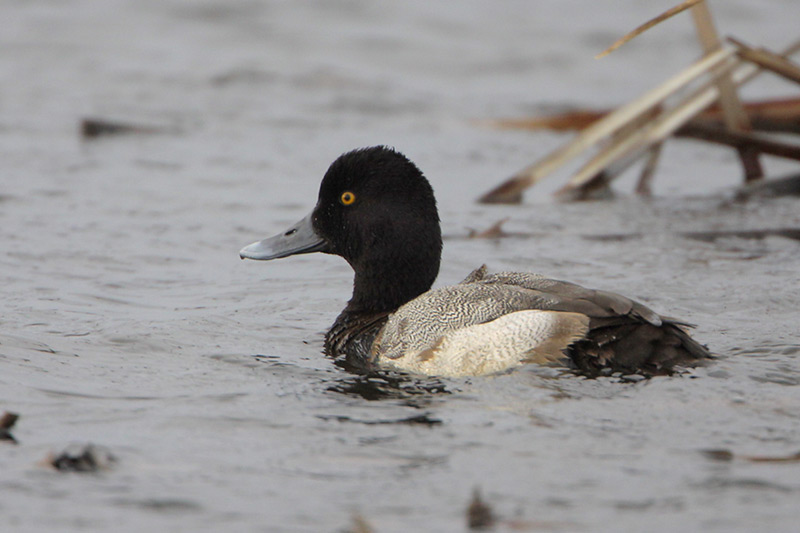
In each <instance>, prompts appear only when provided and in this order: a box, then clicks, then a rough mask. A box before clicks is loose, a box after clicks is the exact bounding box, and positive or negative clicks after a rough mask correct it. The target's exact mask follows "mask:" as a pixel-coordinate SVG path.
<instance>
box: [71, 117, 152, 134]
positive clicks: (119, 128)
mask: <svg viewBox="0 0 800 533" xmlns="http://www.w3.org/2000/svg"><path fill="white" fill-rule="evenodd" d="M166 131H167V130H166V129H165V128H157V127H154V126H140V125H136V124H128V123H125V122H115V121H111V120H106V119H101V118H84V119H83V120H81V124H80V133H81V137H82V138H84V139H96V138H98V137H103V136H107V135H121V134H129V133H133V134H142V133H148V134H149V133H166Z"/></svg>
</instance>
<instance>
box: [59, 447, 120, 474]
mask: <svg viewBox="0 0 800 533" xmlns="http://www.w3.org/2000/svg"><path fill="white" fill-rule="evenodd" d="M115 462H116V458H115V457H114V456H113V455H111V452H109V451H108V450H107V449H106V448H104V447H102V446H95V445H94V444H73V445H70V446H68V447H67V448H66V449H65V450H64V451H63V452H61V453H60V454H58V455H51V456H50V457H48V459H47V463H48V464H50V465H51V466H53V467H54V468H55V469H56V470H59V471H61V472H97V471H99V470H109V469H110V468H111V465H112V464H113V463H115Z"/></svg>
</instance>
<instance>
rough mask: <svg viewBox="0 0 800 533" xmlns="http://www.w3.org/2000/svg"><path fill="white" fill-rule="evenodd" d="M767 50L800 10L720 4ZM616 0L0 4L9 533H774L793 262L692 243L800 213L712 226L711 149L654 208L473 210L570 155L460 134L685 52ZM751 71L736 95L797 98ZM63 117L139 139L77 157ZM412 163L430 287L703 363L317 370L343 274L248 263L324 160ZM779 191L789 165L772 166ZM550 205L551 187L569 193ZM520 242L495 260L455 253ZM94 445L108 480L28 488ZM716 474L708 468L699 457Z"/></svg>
mask: <svg viewBox="0 0 800 533" xmlns="http://www.w3.org/2000/svg"><path fill="white" fill-rule="evenodd" d="M712 7H713V8H714V11H715V14H716V16H717V22H718V25H719V26H720V28H721V29H722V30H723V31H724V32H725V33H730V34H734V35H736V36H738V37H740V38H741V39H742V40H745V41H748V42H751V43H754V44H761V45H765V46H769V47H772V48H775V49H780V48H782V47H784V46H785V45H786V44H788V42H789V41H791V40H793V39H794V38H796V37H797V33H796V32H797V25H796V21H797V20H798V17H799V16H800V9H799V8H798V5H797V3H796V1H795V0H763V1H760V2H752V1H746V0H729V1H726V2H714V3H713V5H712ZM664 8H665V4H664V2H657V1H655V0H652V1H646V2H634V1H632V0H615V1H611V2H592V3H590V2H576V1H568V2H521V1H514V0H507V1H506V0H504V1H501V2H492V3H486V4H485V5H484V4H474V3H473V4H469V5H466V4H464V5H462V4H458V5H456V4H450V3H430V2H418V1H411V2H408V1H406V2H381V3H374V2H359V1H335V2H329V1H325V2H307V3H298V2H267V1H249V0H248V1H244V0H234V1H212V0H208V1H203V2H194V1H177V0H171V1H166V2H165V1H153V0H144V1H142V0H138V1H136V2H133V1H123V0H119V1H108V2H102V3H98V2H90V1H88V0H68V1H64V2H47V1H45V2H6V3H5V4H4V6H3V8H2V10H3V13H4V17H3V18H4V29H3V32H2V34H0V44H2V50H3V53H2V55H0V79H1V80H2V85H3V95H2V99H1V100H0V110H2V112H1V113H0V140H1V141H2V142H0V159H2V161H3V162H2V173H1V174H0V239H1V240H2V243H3V248H2V250H0V280H2V284H1V285H0V286H1V288H0V296H2V298H1V299H0V310H2V315H0V411H2V410H7V411H12V412H17V413H19V414H20V415H21V418H20V420H19V422H18V423H17V425H16V427H15V428H14V430H13V434H14V435H15V437H16V438H17V440H18V441H19V444H18V445H16V446H14V445H12V444H9V443H5V442H0V492H2V498H0V530H3V531H56V530H58V531H109V530H114V531H144V530H148V529H150V530H153V531H221V530H230V531H234V530H235V531H270V532H271V531H309V532H318V531H341V530H343V529H344V528H347V527H349V526H350V524H351V522H352V520H353V516H354V515H357V514H360V515H361V516H362V517H363V518H364V519H365V520H366V521H368V522H369V523H370V524H371V525H372V527H373V528H374V530H375V531H376V532H379V533H383V532H390V531H463V530H465V528H466V525H465V524H466V522H465V517H464V512H465V509H466V506H467V504H468V502H469V499H470V496H471V493H472V490H473V488H475V487H479V488H480V489H481V492H482V494H483V497H484V499H485V500H486V501H487V502H488V503H489V504H490V505H491V506H492V507H493V509H494V512H495V515H497V516H498V519H499V522H498V524H497V527H496V530H499V531H511V530H513V531H520V530H521V531H642V530H649V531H699V530H704V531H754V530H765V531H766V530H769V531H795V530H796V525H797V520H798V518H800V515H799V514H798V506H797V499H798V494H800V463H798V462H796V461H795V462H792V461H774V460H764V459H781V458H784V459H786V458H791V456H792V455H793V454H795V453H796V452H798V450H800V414H798V413H800V389H798V385H799V384H800V363H798V354H800V338H799V337H798V326H797V324H798V321H799V319H800V314H798V301H800V267H799V266H798V265H799V263H800V243H798V241H795V240H792V239H788V238H783V237H780V236H766V237H762V238H744V237H743V236H737V235H735V234H729V235H727V236H724V237H720V238H715V239H698V238H690V237H687V236H686V235H685V234H686V233H691V232H708V231H731V230H762V229H771V228H797V227H800V209H798V208H799V207H800V200H798V199H796V198H777V199H756V200H752V201H749V202H745V203H735V202H731V201H730V198H731V189H732V188H733V187H734V186H735V185H736V184H737V183H738V180H739V169H738V167H737V162H736V159H735V157H734V156H733V155H732V154H731V153H730V152H728V151H726V150H723V149H717V148H708V147H704V146H697V145H695V144H688V143H683V142H671V143H669V145H668V146H667V149H666V152H665V154H664V158H663V161H662V164H661V166H660V169H659V173H658V175H657V178H656V184H655V185H656V193H657V197H656V198H655V199H654V200H652V201H643V200H640V199H636V198H631V197H629V196H627V194H626V191H627V190H629V189H630V184H631V180H632V178H627V179H626V180H624V181H623V182H622V183H620V186H619V188H620V191H621V192H622V194H621V195H620V196H619V197H618V198H617V199H615V200H613V201H608V202H603V203H587V204H570V205H559V204H555V203H553V202H552V201H551V200H550V196H549V193H550V192H551V191H552V190H553V189H554V188H555V187H557V186H558V185H559V184H560V183H563V178H564V176H556V177H554V178H553V179H552V180H551V181H548V182H545V183H544V184H542V186H541V187H540V188H539V189H536V190H532V191H531V192H530V193H529V194H528V195H527V196H526V201H525V203H524V204H523V205H521V206H512V207H509V206H484V205H478V204H476V203H474V199H475V198H476V197H477V196H478V195H480V194H481V193H482V192H484V191H485V190H487V189H488V188H490V187H492V186H494V185H496V184H497V183H499V181H500V180H501V179H503V178H505V177H506V176H508V175H510V174H511V173H512V172H514V171H516V170H518V169H519V168H521V167H523V166H525V165H527V164H528V163H530V162H531V161H533V160H534V159H535V158H536V157H539V156H541V155H542V154H544V153H546V152H547V151H548V150H550V149H552V148H554V147H556V146H558V145H559V144H560V143H562V142H563V141H564V140H565V139H566V137H563V136H560V135H555V134H550V133H536V134H531V133H525V132H501V131H494V130H490V129H486V128H484V127H482V126H480V125H477V124H476V123H475V122H474V119H483V118H494V117H506V116H508V117H519V116H526V115H529V114H532V113H534V112H536V111H540V110H541V109H543V108H545V107H548V106H553V107H563V106H567V105H573V104H581V105H588V106H597V107H603V106H612V105H615V104H618V103H620V102H623V101H625V100H627V99H629V98H631V97H633V96H635V95H637V94H639V93H641V92H642V91H644V90H646V89H647V88H649V87H652V86H653V85H655V84H656V83H657V82H659V81H660V80H662V79H665V78H666V77H668V76H669V75H671V74H672V73H674V72H675V71H677V70H678V69H679V68H681V67H682V66H684V65H685V64H687V63H688V62H690V61H691V60H692V59H693V58H695V57H696V56H697V46H696V44H695V42H694V36H693V34H692V29H691V26H690V22H689V19H688V17H683V18H680V19H676V20H674V21H672V22H670V23H668V24H666V25H664V26H662V27H659V28H656V29H655V30H653V31H652V32H650V33H648V34H647V35H645V36H643V37H641V38H639V39H638V40H636V41H634V42H633V43H631V44H629V45H627V46H626V47H625V48H623V49H622V50H620V51H619V52H617V53H615V54H613V55H612V56H610V57H609V58H607V59H605V60H603V61H596V60H594V59H593V56H594V54H595V53H597V52H598V51H600V50H602V49H603V48H604V47H605V46H606V45H607V44H609V43H610V42H612V41H613V40H614V39H615V38H616V37H618V36H619V35H621V34H623V33H624V32H626V31H627V30H629V29H631V28H632V27H634V26H636V25H637V24H639V23H641V22H642V21H644V20H646V19H647V18H649V17H650V16H653V15H655V14H656V13H658V12H659V11H661V10H662V9H664ZM794 90H795V89H794V88H792V87H790V86H788V85H785V84H781V82H780V81H778V80H776V79H774V78H769V77H764V79H763V81H761V82H759V83H758V84H756V85H754V86H752V87H749V88H748V89H747V90H746V91H745V94H746V95H748V96H751V97H764V96H768V95H785V94H792V91H794ZM84 117H103V118H108V119H115V120H122V121H125V122H129V123H134V124H141V125H144V126H154V127H157V128H161V130H162V131H161V133H159V134H138V135H136V134H134V135H119V136H109V137H106V138H101V139H98V140H94V141H81V140H80V139H79V136H78V132H77V129H78V124H79V122H80V120H81V119H82V118H84ZM378 143H385V144H390V145H393V146H396V147H397V148H398V149H400V150H402V151H404V152H405V153H406V154H407V155H408V156H409V157H411V158H412V159H414V160H415V161H416V162H417V163H418V164H419V165H420V167H421V168H422V169H423V170H424V171H425V172H426V174H427V175H428V177H429V178H430V180H431V182H432V184H433V186H434V188H435V190H436V192H437V195H438V199H439V204H440V210H441V213H440V214H441V218H442V223H443V229H444V233H445V236H446V240H445V252H444V258H443V268H442V272H441V274H440V276H439V280H438V281H437V284H440V285H443V284H448V283H454V282H456V281H459V280H460V279H462V278H463V277H464V276H465V275H466V274H467V273H468V272H469V271H470V270H471V269H473V268H475V267H476V266H479V265H480V264H481V263H487V264H488V265H489V267H490V268H492V269H494V270H506V269H516V270H532V271H538V272H542V273H545V274H548V275H551V276H554V277H557V278H562V279H569V280H573V281H577V282H579V283H583V284H586V285H589V286H594V287H598V288H605V289H611V290H616V291H619V292H622V293H624V294H626V295H629V296H632V297H636V298H639V299H641V300H643V301H644V302H646V303H647V304H648V305H650V306H652V307H653V308H654V309H656V310H658V311H660V312H663V313H665V314H669V315H673V316H679V317H682V318H684V319H686V320H688V321H691V322H694V323H697V324H698V327H697V329H696V330H695V335H696V337H697V338H698V339H700V340H702V341H703V342H705V343H707V344H708V345H709V346H710V347H711V348H712V350H713V351H714V352H715V353H717V354H719V359H718V360H717V361H715V362H714V363H713V364H711V365H710V366H708V367H705V368H700V369H696V370H693V371H691V372H690V373H688V374H687V375H685V376H683V377H673V378H655V379H652V380H649V381H642V382H628V381H625V380H624V379H620V377H618V376H611V377H606V378H601V379H597V380H586V379H582V378H580V377H576V376H574V375H571V374H569V373H562V372H559V371H557V370H553V369H537V368H524V369H522V370H519V371H516V372H512V373H509V374H504V375H499V376H494V377H488V378H481V379H463V380H454V379H448V380H421V381H415V380H407V379H399V378H398V377H396V376H385V377H376V378H372V379H365V378H360V377H357V376H353V375H350V374H347V373H346V372H344V371H343V370H341V369H339V368H337V367H336V366H334V365H333V364H332V362H331V361H330V360H328V359H326V358H325V357H323V356H322V355H321V353H320V351H321V344H322V334H323V332H324V331H325V329H326V328H327V327H328V326H329V325H330V323H331V322H332V321H333V319H334V318H335V316H336V314H337V313H338V311H339V310H340V309H341V307H342V306H343V305H344V302H345V301H346V300H347V298H348V297H349V291H350V288H351V285H350V284H351V279H352V274H351V271H350V270H349V268H348V267H347V265H346V264H345V263H344V261H342V260H341V259H339V258H335V257H328V256H302V257H296V258H292V259H288V260H283V261H276V262H271V263H263V264H262V263H256V262H241V261H239V259H238V256H237V252H238V250H239V248H240V247H241V246H243V245H244V244H247V243H250V242H252V241H254V240H256V239H259V238H262V237H265V236H267V235H270V234H272V233H275V232H277V231H279V230H281V229H283V228H284V227H285V226H286V225H288V224H290V223H292V222H294V221H296V220H298V219H299V218H301V217H302V216H303V215H304V214H305V213H306V212H307V211H308V210H309V209H310V208H311V207H312V206H313V204H314V202H315V199H316V191H317V187H318V184H319V180H320V179H321V176H322V174H323V173H324V171H325V169H326V168H327V165H328V164H329V163H330V162H331V161H332V160H333V159H334V158H335V157H336V156H337V155H339V154H340V153H342V152H344V151H346V150H349V149H352V148H354V147H358V146H364V145H372V144H378ZM767 168H768V170H769V172H770V173H771V174H772V175H780V174H782V173H784V172H787V171H789V170H790V169H792V167H791V166H789V165H788V164H787V163H782V162H780V161H773V160H768V161H767ZM559 180H561V181H559ZM504 218H508V219H509V220H508V222H507V223H506V224H505V226H504V229H505V230H506V231H507V232H508V233H509V234H510V236H509V237H507V238H504V239H496V240H475V239H467V238H466V236H467V235H468V233H469V230H470V229H477V230H481V229H485V228H488V227H489V226H491V225H492V224H493V223H494V222H496V221H498V220H500V219H504ZM87 442H91V443H94V444H96V445H98V446H102V447H104V448H105V449H107V450H108V451H109V452H110V453H111V454H112V455H113V456H114V457H115V458H116V461H115V462H114V463H113V464H112V467H111V468H110V469H108V470H106V471H103V472H101V473H98V474H89V475H81V474H65V473H59V472H56V471H53V470H50V469H48V468H46V467H44V466H42V465H41V461H42V460H43V459H44V458H45V457H46V456H47V455H48V453H51V452H59V451H60V450H62V449H63V448H65V447H66V446H68V445H69V444H70V443H87ZM709 450H713V452H709Z"/></svg>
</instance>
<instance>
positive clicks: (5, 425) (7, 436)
mask: <svg viewBox="0 0 800 533" xmlns="http://www.w3.org/2000/svg"><path fill="white" fill-rule="evenodd" d="M17 420H19V415H18V414H16V413H9V412H8V411H6V412H5V413H3V418H0V440H7V441H9V442H11V443H12V444H17V439H15V438H14V435H12V434H11V428H12V427H14V424H16V423H17Z"/></svg>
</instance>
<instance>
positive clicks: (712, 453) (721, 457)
mask: <svg viewBox="0 0 800 533" xmlns="http://www.w3.org/2000/svg"><path fill="white" fill-rule="evenodd" d="M701 451H702V453H703V455H705V456H706V457H707V458H708V459H712V460H714V461H725V462H728V461H733V460H734V459H742V460H744V461H750V462H752V463H800V451H798V452H797V453H793V454H790V455H736V454H734V453H733V452H732V451H730V450H725V449H711V450H701Z"/></svg>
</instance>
